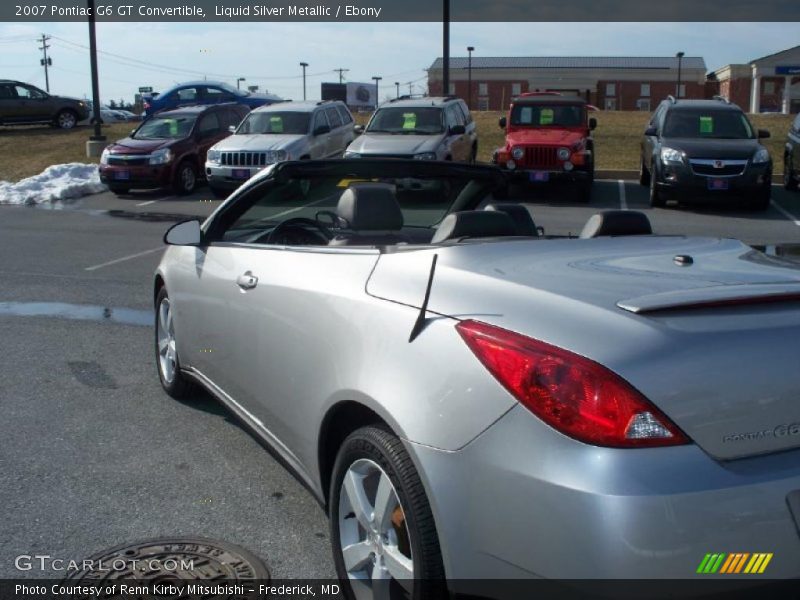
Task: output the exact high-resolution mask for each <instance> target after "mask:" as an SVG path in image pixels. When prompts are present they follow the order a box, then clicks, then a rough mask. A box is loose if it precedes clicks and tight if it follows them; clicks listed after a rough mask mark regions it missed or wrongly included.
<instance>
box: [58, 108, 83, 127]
mask: <svg viewBox="0 0 800 600" xmlns="http://www.w3.org/2000/svg"><path fill="white" fill-rule="evenodd" d="M53 123H54V124H55V126H56V127H58V128H59V129H74V128H75V126H76V125H77V124H78V113H76V112H75V111H74V110H70V109H68V108H65V109H63V110H60V111H58V114H57V115H56V117H55V119H53Z"/></svg>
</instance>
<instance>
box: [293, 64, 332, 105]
mask: <svg viewBox="0 0 800 600" xmlns="http://www.w3.org/2000/svg"><path fill="white" fill-rule="evenodd" d="M300 66H301V67H303V100H305V99H306V67H307V66H308V63H307V62H301V63H300ZM340 83H341V82H340Z"/></svg>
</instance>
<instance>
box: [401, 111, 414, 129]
mask: <svg viewBox="0 0 800 600" xmlns="http://www.w3.org/2000/svg"><path fill="white" fill-rule="evenodd" d="M416 128H417V115H416V113H403V129H416Z"/></svg>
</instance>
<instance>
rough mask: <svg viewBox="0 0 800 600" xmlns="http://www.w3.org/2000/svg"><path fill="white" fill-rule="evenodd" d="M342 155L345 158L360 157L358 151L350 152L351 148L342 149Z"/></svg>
mask: <svg viewBox="0 0 800 600" xmlns="http://www.w3.org/2000/svg"><path fill="white" fill-rule="evenodd" d="M344 157H345V158H361V154H359V153H358V152H352V151H351V150H345V151H344Z"/></svg>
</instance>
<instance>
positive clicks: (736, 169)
mask: <svg viewBox="0 0 800 600" xmlns="http://www.w3.org/2000/svg"><path fill="white" fill-rule="evenodd" d="M768 137H769V131H765V130H763V129H759V130H755V129H754V128H753V126H752V125H751V124H750V121H749V120H748V118H747V116H746V115H745V114H744V112H743V111H742V109H741V108H739V107H738V106H737V105H736V104H732V103H730V102H729V101H728V100H725V99H724V98H721V97H717V98H715V99H713V100H676V99H675V98H673V97H672V96H670V97H669V98H668V99H667V100H664V101H662V102H661V104H659V106H658V108H657V109H656V111H655V112H654V113H653V115H652V117H651V118H650V122H649V123H648V124H647V127H646V129H645V132H644V136H643V137H642V143H641V158H640V165H641V166H640V171H639V182H640V183H641V184H642V185H644V186H649V187H650V205H651V206H654V207H663V206H665V205H666V202H667V200H668V199H676V200H678V201H680V202H686V201H691V200H693V199H696V198H703V199H710V200H715V201H719V202H724V203H730V202H731V199H732V198H736V197H738V198H741V199H744V200H745V201H746V202H747V203H748V205H749V206H750V207H751V208H752V209H754V210H767V208H769V204H770V195H771V188H772V157H770V154H769V150H767V148H765V147H764V146H762V145H761V144H760V143H759V140H761V139H764V138H768Z"/></svg>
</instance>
